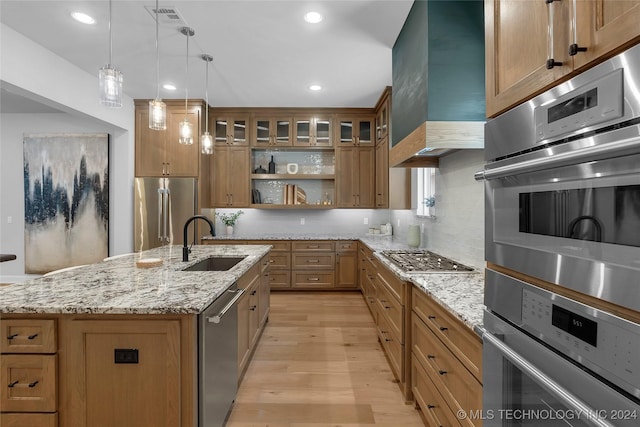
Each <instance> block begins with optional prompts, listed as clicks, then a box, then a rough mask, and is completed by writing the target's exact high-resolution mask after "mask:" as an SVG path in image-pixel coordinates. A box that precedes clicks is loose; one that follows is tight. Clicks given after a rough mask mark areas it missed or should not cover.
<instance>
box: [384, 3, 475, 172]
mask: <svg viewBox="0 0 640 427" xmlns="http://www.w3.org/2000/svg"><path fill="white" fill-rule="evenodd" d="M483 11H484V4H483V1H481V0H467V1H443V0H428V1H427V0H417V1H415V2H414V4H413V6H412V8H411V11H410V12H409V15H408V16H407V20H406V21H405V23H404V26H403V27H402V30H401V31H400V34H399V35H398V38H397V40H396V43H395V44H394V46H393V56H392V61H393V70H392V79H393V93H392V99H391V146H392V148H391V152H390V153H389V166H391V167H423V166H436V167H437V166H438V158H439V157H440V156H443V155H445V154H448V153H451V152H452V151H454V150H459V149H469V148H475V149H478V148H480V149H481V148H483V147H484V120H485V72H484V69H485V68H484V67H485V64H484V13H483Z"/></svg>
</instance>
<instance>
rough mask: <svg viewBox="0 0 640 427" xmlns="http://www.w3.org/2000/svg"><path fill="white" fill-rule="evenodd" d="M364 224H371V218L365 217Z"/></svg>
mask: <svg viewBox="0 0 640 427" xmlns="http://www.w3.org/2000/svg"><path fill="white" fill-rule="evenodd" d="M364 223H365V224H369V218H367V217H366V216H365V217H364Z"/></svg>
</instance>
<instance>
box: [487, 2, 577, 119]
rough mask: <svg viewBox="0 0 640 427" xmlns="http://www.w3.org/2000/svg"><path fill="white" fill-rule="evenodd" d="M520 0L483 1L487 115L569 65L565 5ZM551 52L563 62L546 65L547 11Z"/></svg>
mask: <svg viewBox="0 0 640 427" xmlns="http://www.w3.org/2000/svg"><path fill="white" fill-rule="evenodd" d="M563 3H568V2H552V3H549V4H547V3H545V2H544V1H522V0H486V1H485V3H484V4H485V31H486V33H485V49H486V73H487V76H486V81H487V85H486V98H487V109H486V114H487V117H494V116H496V115H497V114H498V113H500V112H503V111H505V110H506V109H508V108H510V107H512V106H514V105H517V104H519V103H521V102H523V101H524V100H526V99H529V98H531V97H533V95H535V94H536V93H539V92H541V91H542V90H543V89H544V88H546V87H548V86H550V85H552V84H553V83H554V82H555V81H556V80H557V79H559V78H560V77H562V76H564V75H566V74H568V73H570V72H571V71H572V69H573V67H572V61H571V57H570V56H569V52H568V46H569V24H568V23H569V22H570V21H569V7H567V6H568V5H565V4H563ZM551 9H553V18H554V19H553V21H552V23H553V51H554V52H553V53H554V55H553V56H554V59H555V60H556V61H558V62H562V65H560V66H555V67H554V68H552V69H550V70H549V69H547V67H546V62H547V59H548V58H549V54H550V52H549V51H550V49H549V45H550V43H549V42H548V33H549V26H548V23H549V22H550V21H549V15H550V10H551Z"/></svg>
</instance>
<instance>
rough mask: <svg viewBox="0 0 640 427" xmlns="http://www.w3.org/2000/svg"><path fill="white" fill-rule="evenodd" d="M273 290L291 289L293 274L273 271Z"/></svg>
mask: <svg viewBox="0 0 640 427" xmlns="http://www.w3.org/2000/svg"><path fill="white" fill-rule="evenodd" d="M269 283H270V286H271V289H290V288H291V272H290V271H289V270H286V271H285V270H271V272H270V273H269Z"/></svg>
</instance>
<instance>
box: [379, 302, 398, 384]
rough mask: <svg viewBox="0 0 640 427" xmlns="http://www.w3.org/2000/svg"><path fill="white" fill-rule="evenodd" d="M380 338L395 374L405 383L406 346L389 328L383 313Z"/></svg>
mask: <svg viewBox="0 0 640 427" xmlns="http://www.w3.org/2000/svg"><path fill="white" fill-rule="evenodd" d="M378 337H379V338H380V342H381V343H382V348H384V351H385V353H387V358H388V359H389V362H390V363H389V364H390V365H391V369H392V370H393V373H394V374H395V375H396V378H397V379H398V380H399V381H400V382H401V383H404V345H402V342H401V341H400V339H398V337H397V336H396V334H395V332H394V331H393V330H392V329H390V328H389V322H388V320H387V318H386V316H384V315H383V314H382V313H378Z"/></svg>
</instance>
